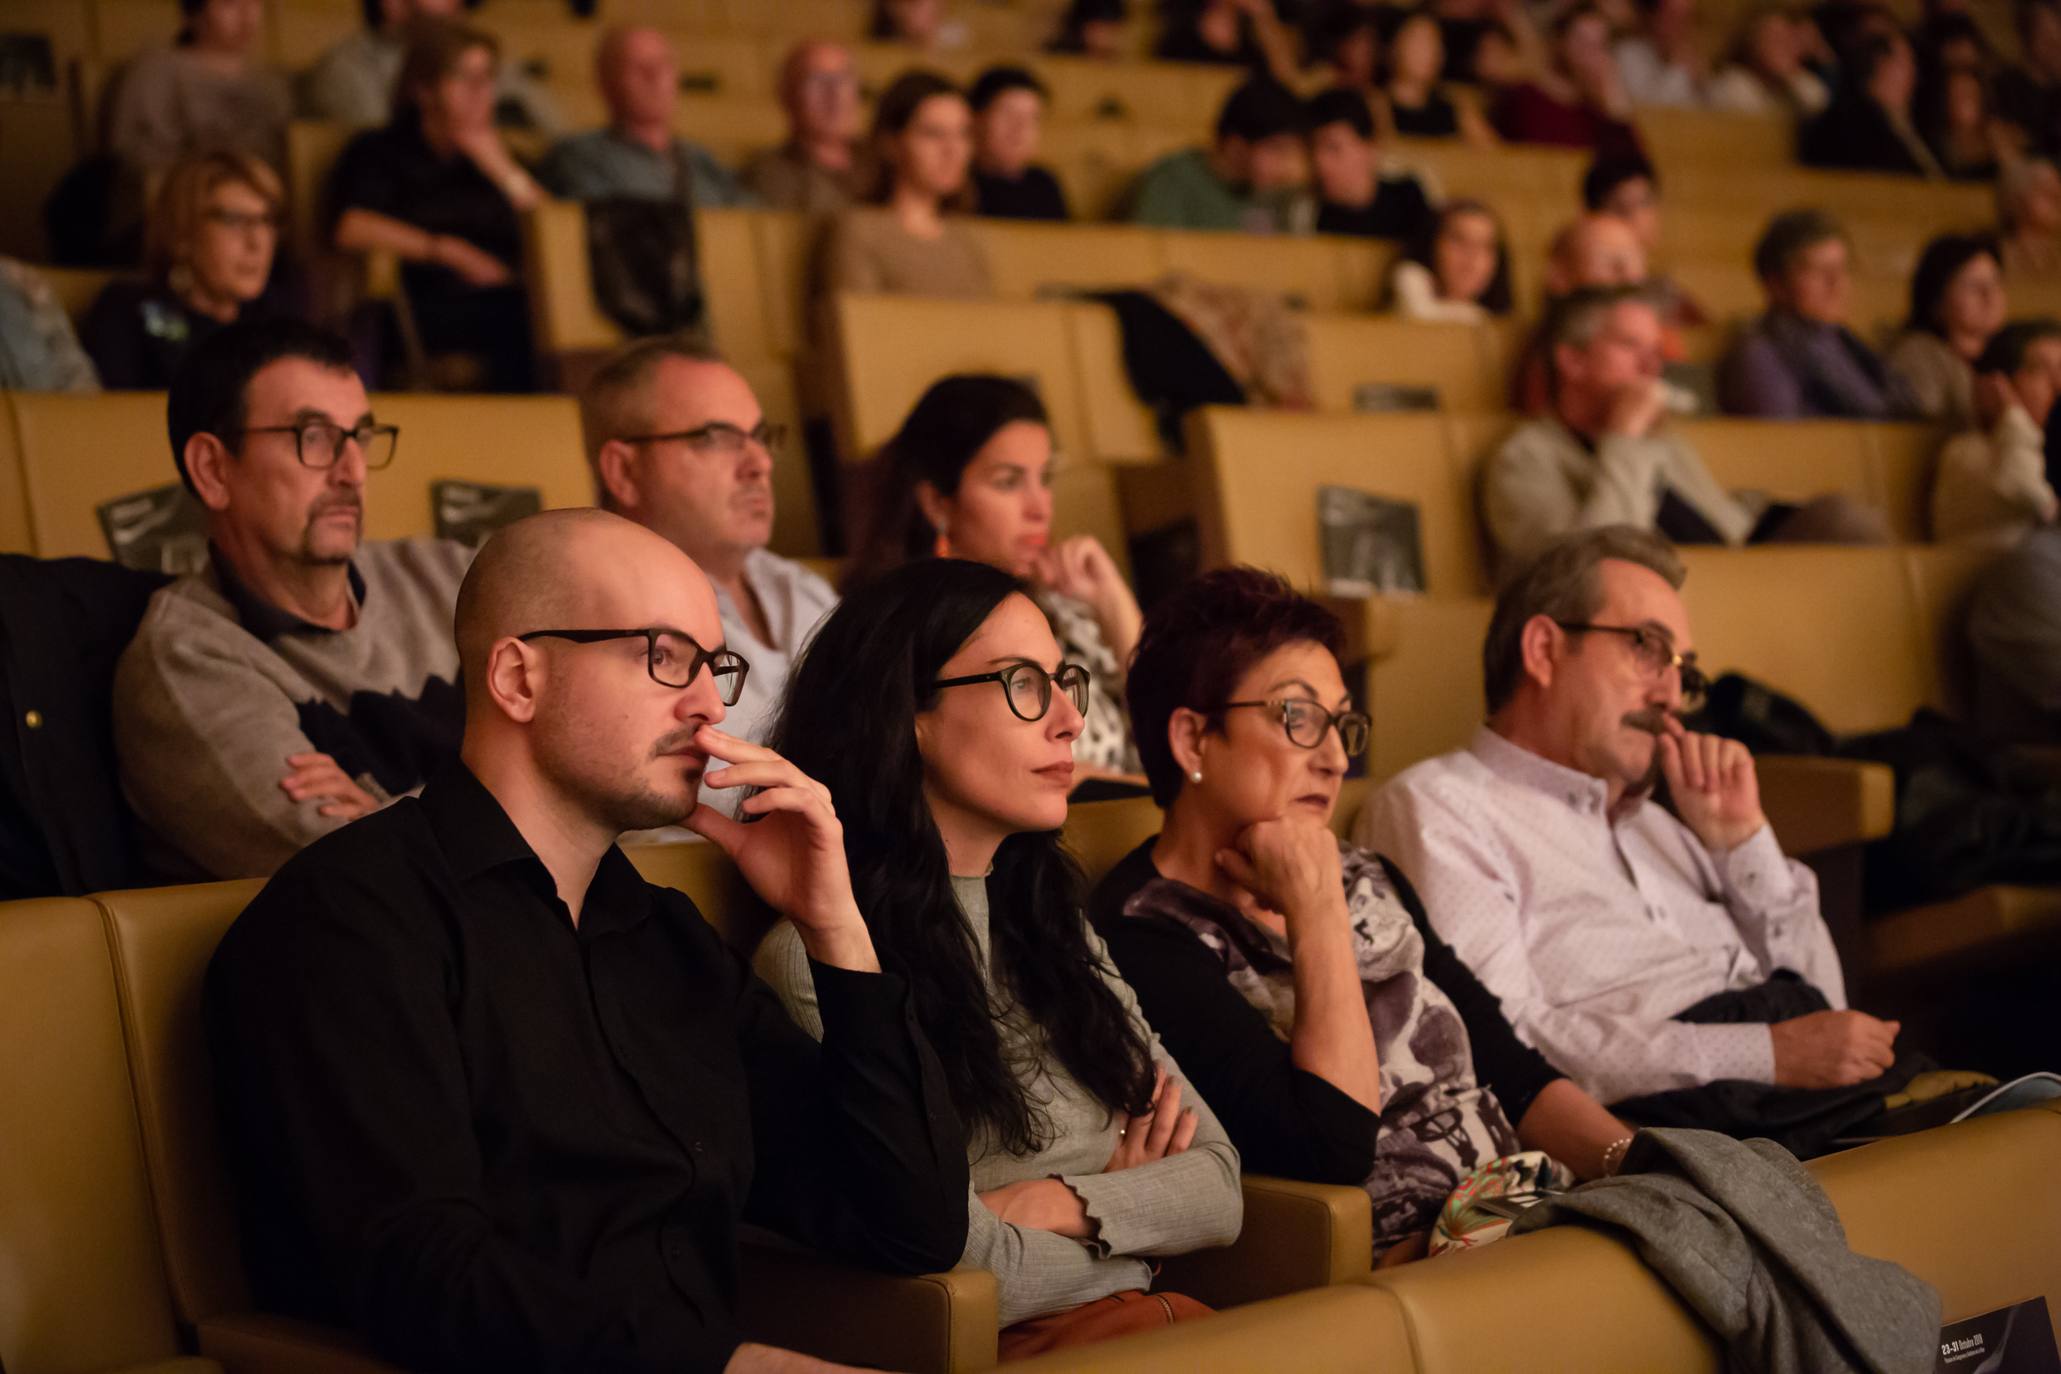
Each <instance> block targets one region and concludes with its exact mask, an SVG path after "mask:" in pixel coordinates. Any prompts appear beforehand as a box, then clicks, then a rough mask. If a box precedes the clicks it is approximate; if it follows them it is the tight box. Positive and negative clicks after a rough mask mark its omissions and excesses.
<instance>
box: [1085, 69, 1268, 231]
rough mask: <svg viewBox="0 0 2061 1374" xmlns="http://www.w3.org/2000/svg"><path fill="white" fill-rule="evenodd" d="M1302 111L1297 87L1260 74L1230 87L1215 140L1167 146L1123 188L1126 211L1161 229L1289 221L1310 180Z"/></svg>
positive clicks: (1249, 227) (1263, 226)
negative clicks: (1171, 149) (1181, 148)
mask: <svg viewBox="0 0 2061 1374" xmlns="http://www.w3.org/2000/svg"><path fill="white" fill-rule="evenodd" d="M1304 119H1305V112H1304V110H1303V104H1302V101H1301V100H1299V99H1297V98H1296V95H1295V92H1293V91H1291V90H1289V89H1288V88H1287V87H1286V86H1283V85H1282V84H1281V83H1279V82H1278V81H1274V80H1272V79H1271V78H1268V77H1259V78H1256V79H1254V80H1252V81H1248V82H1246V83H1245V84H1244V85H1242V86H1240V87H1239V88H1238V89H1237V90H1235V91H1232V92H1231V94H1230V96H1229V97H1228V98H1227V99H1226V100H1225V101H1224V108H1223V110H1222V111H1221V112H1220V113H1219V114H1218V115H1217V128H1216V144H1215V146H1214V147H1210V148H1189V149H1187V150H1185V151H1183V152H1178V153H1168V154H1167V155H1166V156H1165V157H1163V158H1161V159H1159V161H1157V162H1155V163H1153V164H1152V165H1151V166H1150V167H1147V168H1146V169H1145V171H1144V173H1143V174H1142V175H1140V176H1139V178H1138V180H1137V182H1136V183H1135V184H1133V185H1132V187H1131V188H1130V191H1129V192H1128V193H1127V195H1126V204H1127V213H1126V215H1125V218H1128V219H1130V220H1132V221H1133V222H1135V223H1138V224H1150V225H1153V226H1155V227H1157V228H1161V229H1233V230H1236V229H1242V230H1244V231H1246V232H1248V233H1259V234H1268V233H1277V232H1279V231H1280V230H1282V229H1284V228H1286V227H1287V226H1288V222H1289V218H1290V216H1291V214H1292V213H1293V208H1294V203H1295V199H1296V195H1297V193H1298V192H1299V191H1300V190H1301V189H1302V186H1303V184H1304V182H1305V181H1306V180H1307V179H1308V174H1309V164H1308V160H1307V157H1306V156H1305V153H1304V149H1303V129H1304Z"/></svg>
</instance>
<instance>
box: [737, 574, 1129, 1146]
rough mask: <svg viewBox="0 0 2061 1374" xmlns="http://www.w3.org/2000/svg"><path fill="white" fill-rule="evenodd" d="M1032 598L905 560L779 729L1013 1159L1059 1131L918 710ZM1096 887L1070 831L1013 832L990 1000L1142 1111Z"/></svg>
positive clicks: (970, 1100)
mask: <svg viewBox="0 0 2061 1374" xmlns="http://www.w3.org/2000/svg"><path fill="white" fill-rule="evenodd" d="M1023 592H1024V587H1023V584H1022V583H1020V582H1018V581H1017V580H1016V579H1015V578H1013V577H1011V576H1009V574H1007V573H1005V572H1000V571H998V570H997V569H994V568H991V567H989V566H988V565H987V564H985V563H972V562H967V561H966V560H963V559H956V558H943V559H936V560H932V561H928V562H925V563H922V564H920V565H911V566H907V567H903V568H900V569H897V570H895V571H894V572H891V573H889V574H887V575H886V576H885V577H882V578H880V579H879V580H877V581H875V582H873V583H870V584H868V585H867V586H865V587H862V588H860V589H859V590H857V591H855V592H853V593H852V594H851V595H849V596H847V597H846V598H845V599H844V601H843V602H842V603H840V604H839V606H838V607H837V609H836V610H835V611H833V612H832V613H831V614H830V617H829V618H828V619H827V620H825V621H824V622H823V624H822V626H821V627H820V628H819V629H817V631H816V634H815V637H814V639H813V640H812V641H811V642H810V644H809V647H808V649H807V650H806V651H804V653H803V654H802V657H801V661H800V662H799V663H798V664H797V665H796V667H795V669H794V671H793V674H792V675H791V676H790V677H789V679H788V683H787V694H786V698H785V700H784V703H783V704H782V707H781V710H780V717H779V720H778V722H777V724H776V725H775V726H774V729H773V735H772V740H771V744H772V747H773V748H774V749H775V750H776V751H777V752H779V753H780V755H781V756H782V757H784V758H786V759H788V760H789V761H790V762H792V763H793V764H794V765H795V766H796V767H798V768H800V769H801V770H802V771H803V772H804V773H806V774H808V775H809V776H810V777H812V778H814V779H816V780H817V781H818V782H820V783H822V784H823V785H824V786H825V787H828V788H829V789H830V795H831V799H832V801H833V802H834V803H835V804H836V807H837V816H838V820H839V821H840V822H841V823H842V824H843V826H844V843H845V854H846V857H847V858H848V860H849V862H850V864H851V875H852V890H853V892H854V893H855V894H856V895H857V897H858V901H859V910H860V911H862V912H864V913H865V916H866V925H867V928H868V929H869V930H870V931H871V932H872V934H873V944H874V948H875V949H876V950H877V951H878V952H879V955H880V963H881V967H882V968H884V969H887V970H889V971H890V972H893V973H896V974H898V975H900V976H901V977H902V978H904V979H906V980H907V981H908V984H909V987H910V991H911V996H912V1000H913V1004H914V1007H915V1011H916V1019H917V1022H918V1023H919V1024H920V1025H921V1026H922V1027H923V1032H924V1034H925V1035H926V1036H928V1037H929V1039H930V1043H931V1045H932V1046H933V1047H934V1048H935V1049H936V1051H937V1054H938V1058H939V1060H940V1061H941V1062H942V1064H943V1066H944V1071H945V1082H946V1085H947V1087H948V1089H949V1090H950V1092H951V1094H952V1101H953V1104H954V1105H955V1106H956V1107H957V1108H958V1110H959V1114H960V1116H961V1118H962V1119H963V1120H965V1121H966V1122H967V1123H968V1125H969V1126H975V1127H978V1128H985V1129H986V1131H987V1132H988V1134H989V1136H990V1137H991V1138H992V1140H993V1141H994V1142H995V1143H996V1144H997V1145H998V1146H999V1147H1000V1148H1001V1149H1002V1150H1003V1151H1005V1152H1006V1153H1009V1154H1012V1155H1026V1154H1035V1153H1037V1152H1038V1151H1039V1150H1041V1149H1043V1148H1045V1147H1046V1146H1047V1145H1049V1144H1051V1143H1052V1125H1051V1122H1050V1120H1049V1118H1047V1117H1046V1115H1045V1114H1044V1112H1043V1111H1042V1110H1040V1109H1039V1108H1038V1107H1037V1106H1036V1104H1034V1103H1033V1102H1031V1101H1030V1099H1029V1098H1028V1097H1027V1096H1026V1095H1025V1092H1024V1087H1023V1084H1022V1083H1021V1082H1019V1081H1018V1079H1017V1077H1016V1074H1015V1073H1014V1071H1013V1070H1012V1068H1011V1066H1010V1063H1009V1062H1008V1060H1007V1059H1005V1057H1004V1055H1003V1051H1002V1038H1001V1034H1000V1031H999V1029H998V1028H997V1024H996V1021H995V1017H994V1014H993V1012H992V1011H991V1010H990V1003H989V994H988V980H987V978H986V977H984V976H983V975H982V971H981V969H980V965H979V961H978V956H977V953H976V946H975V944H974V940H973V931H972V928H971V927H970V926H969V925H968V924H967V921H966V917H965V916H964V915H963V914H962V913H961V912H960V910H959V904H958V902H957V900H956V899H955V898H954V897H953V895H952V873H951V868H950V866H949V864H948V862H947V858H946V854H945V842H944V839H943V837H942V836H941V835H940V834H939V833H938V828H937V823H936V821H935V820H933V819H932V817H931V813H930V807H929V804H928V802H927V801H926V800H925V797H924V792H923V758H922V755H921V754H919V753H918V752H917V748H916V716H917V714H918V713H919V712H920V711H923V710H927V709H929V707H930V706H931V705H932V704H933V703H934V701H935V699H936V695H937V694H936V692H935V690H934V689H933V688H932V687H931V683H932V682H933V681H935V680H936V678H937V675H938V671H939V670H940V669H941V668H942V667H943V666H944V665H945V662H946V661H947V660H948V659H950V658H951V656H952V655H953V654H955V653H957V652H958V650H959V647H960V646H961V645H962V644H964V643H965V642H966V641H967V640H968V639H969V638H971V637H972V636H973V634H974V632H975V631H976V630H978V629H979V628H980V626H981V624H982V623H983V622H984V621H986V619H987V618H988V616H989V615H990V614H992V613H993V611H994V610H995V608H996V607H997V606H999V605H1001V604H1002V603H1003V602H1004V601H1006V600H1007V599H1008V598H1009V597H1011V596H1014V595H1018V594H1022V593H1023ZM997 706H998V708H999V706H1000V702H999V700H998V701H997ZM1084 890H1085V882H1084V880H1083V878H1082V875H1081V871H1080V868H1079V867H1078V866H1077V865H1076V864H1075V863H1074V861H1073V859H1072V857H1071V856H1070V855H1069V854H1068V853H1067V852H1066V849H1065V847H1064V846H1063V845H1062V844H1061V843H1060V838H1059V832H1058V831H1056V830H1048V831H1040V832H1026V833H1022V834H1017V835H1012V836H1010V837H1009V838H1008V839H1006V840H1004V841H1003V842H1002V847H1001V848H1000V849H999V850H997V851H996V853H995V860H994V869H993V871H992V873H991V874H990V875H989V878H988V904H989V927H990V940H991V946H992V951H993V969H994V975H993V976H994V982H995V992H996V999H995V1001H996V1004H997V1005H1011V1004H1013V1005H1014V1006H1016V1007H1018V1008H1021V1010H1022V1011H1023V1012H1024V1013H1025V1014H1026V1015H1027V1016H1028V1018H1029V1020H1030V1021H1031V1022H1032V1023H1033V1024H1035V1026H1036V1027H1037V1029H1038V1031H1039V1033H1040V1034H1041V1035H1042V1036H1043V1039H1044V1043H1045V1045H1046V1046H1047V1047H1048V1050H1049V1052H1050V1053H1051V1054H1052V1055H1054V1056H1055V1057H1056V1058H1057V1059H1058V1061H1059V1062H1060V1063H1061V1064H1063V1065H1064V1066H1065V1067H1066V1069H1067V1071H1068V1072H1069V1073H1071V1074H1072V1075H1073V1077H1074V1079H1075V1080H1076V1081H1077V1082H1079V1083H1080V1084H1081V1086H1082V1087H1084V1088H1086V1089H1087V1090H1088V1091H1089V1092H1090V1093H1092V1094H1093V1095H1094V1096H1095V1098H1096V1099H1097V1100H1098V1101H1100V1102H1101V1103H1102V1105H1103V1106H1104V1107H1106V1108H1108V1109H1109V1111H1110V1112H1111V1113H1116V1112H1136V1111H1141V1110H1143V1109H1144V1108H1145V1106H1146V1104H1147V1102H1148V1101H1149V1099H1150V1097H1151V1095H1152V1059H1151V1054H1150V1051H1149V1049H1148V1047H1147V1045H1146V1043H1145V1040H1144V1038H1143V1036H1142V1035H1141V1034H1140V1031H1139V1029H1138V1027H1137V1025H1136V1024H1135V1023H1134V1022H1133V1021H1132V1020H1131V1018H1130V1017H1129V1015H1127V1014H1126V1012H1125V1010H1124V1007H1123V1004H1122V1003H1121V1002H1119V1001H1118V1000H1117V997H1116V994H1115V993H1114V992H1113V991H1111V989H1110V987H1109V985H1108V984H1107V983H1106V982H1104V981H1103V977H1102V968H1103V965H1102V964H1101V963H1100V962H1099V961H1098V959H1097V956H1096V954H1095V952H1094V949H1093V947H1092V946H1091V945H1090V944H1089V941H1088V936H1087V929H1086V926H1085V925H1084V924H1083V921H1082V918H1081V899H1082V894H1083V891H1084Z"/></svg>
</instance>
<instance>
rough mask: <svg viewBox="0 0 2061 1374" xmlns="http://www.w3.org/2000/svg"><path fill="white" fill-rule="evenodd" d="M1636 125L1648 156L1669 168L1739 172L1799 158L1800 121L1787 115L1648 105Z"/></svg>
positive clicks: (1779, 164) (1655, 162) (1773, 165)
mask: <svg viewBox="0 0 2061 1374" xmlns="http://www.w3.org/2000/svg"><path fill="white" fill-rule="evenodd" d="M1638 123H1639V141H1640V142H1642V143H1644V144H1645V145H1646V152H1647V154H1648V155H1649V156H1651V157H1652V159H1653V161H1654V164H1655V165H1656V166H1660V167H1666V168H1668V169H1669V170H1670V171H1672V170H1673V169H1674V168H1676V167H1680V166H1690V165H1693V166H1710V165H1713V164H1715V165H1717V166H1721V167H1726V168H1729V169H1732V170H1735V171H1744V170H1745V169H1746V168H1749V167H1782V166H1786V165H1788V164H1789V162H1790V161H1791V160H1793V159H1794V158H1795V156H1796V121H1795V120H1793V119H1789V118H1786V117H1784V118H1774V117H1771V116H1767V115H1746V114H1720V113H1716V112H1712V111H1705V110H1671V109H1663V108H1660V107H1657V106H1648V107H1646V108H1644V109H1641V110H1640V111H1639V119H1638Z"/></svg>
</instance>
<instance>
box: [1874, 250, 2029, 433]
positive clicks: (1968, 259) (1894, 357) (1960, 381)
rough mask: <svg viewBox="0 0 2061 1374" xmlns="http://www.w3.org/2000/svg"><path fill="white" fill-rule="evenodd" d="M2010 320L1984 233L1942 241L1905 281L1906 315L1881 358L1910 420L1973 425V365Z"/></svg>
mask: <svg viewBox="0 0 2061 1374" xmlns="http://www.w3.org/2000/svg"><path fill="white" fill-rule="evenodd" d="M2009 314H2010V307H2009V302H2008V301H2007V300H2006V298H2005V294H2004V264H2003V257H2002V254H2001V252H2000V250H1999V249H1998V248H1997V241H1996V240H1995V239H1994V238H1991V237H1990V236H1989V235H1987V234H1942V235H1940V236H1939V237H1938V238H1936V239H1934V240H1933V241H1932V242H1930V243H1928V244H1926V245H1925V251H1924V253H1923V254H1922V255H1920V257H1919V258H1918V270H1917V271H1915V272H1913V273H1912V274H1911V313H1910V316H1909V318H1907V319H1906V320H1905V321H1904V332H1903V334H1902V335H1901V336H1900V337H1899V338H1898V339H1897V341H1896V342H1895V343H1894V344H1893V345H1891V346H1890V349H1889V352H1888V353H1886V354H1885V355H1883V359H1882V361H1883V365H1884V366H1886V367H1887V368H1888V369H1889V370H1890V372H1891V373H1892V374H1894V375H1895V376H1897V377H1900V378H1902V379H1903V384H1904V387H1905V389H1906V390H1907V391H1908V393H1909V395H1910V398H1911V404H1912V408H1913V413H1914V416H1915V418H1918V419H1924V420H1937V421H1941V422H1943V423H1945V424H1950V425H1954V426H1956V427H1959V428H1965V427H1967V426H1968V425H1971V424H1974V423H1975V421H1976V418H1977V417H1976V414H1975V409H1976V407H1975V360H1976V359H1977V358H1980V357H1981V356H1982V350H1983V349H1985V348H1987V347H1988V346H1989V341H1990V339H1991V338H1992V337H1994V336H1995V334H1996V332H1997V331H1998V330H1999V329H2002V328H2003V327H2004V320H2005V318H2006V317H2007V316H2008V315H2009Z"/></svg>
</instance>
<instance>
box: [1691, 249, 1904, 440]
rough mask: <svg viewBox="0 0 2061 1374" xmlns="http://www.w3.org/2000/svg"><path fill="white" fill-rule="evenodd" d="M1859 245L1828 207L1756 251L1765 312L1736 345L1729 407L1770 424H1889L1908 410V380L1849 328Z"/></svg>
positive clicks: (1728, 371)
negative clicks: (1829, 420)
mask: <svg viewBox="0 0 2061 1374" xmlns="http://www.w3.org/2000/svg"><path fill="white" fill-rule="evenodd" d="M1852 257H1853V248H1852V245H1851V244H1850V243H1849V242H1848V241H1847V237H1846V230H1845V228H1844V227H1842V226H1841V225H1840V223H1839V221H1838V220H1836V219H1834V218H1832V216H1830V215H1828V214H1826V213H1825V212H1824V211H1822V210H1788V211H1784V212H1783V213H1782V214H1779V215H1777V216H1775V217H1774V218H1773V219H1772V220H1770V221H1769V222H1768V227H1767V229H1766V230H1765V231H1764V232H1763V233H1762V234H1761V236H1760V241H1759V242H1758V243H1756V244H1755V245H1754V246H1753V272H1754V275H1755V276H1757V277H1759V278H1760V285H1761V291H1762V292H1763V294H1765V295H1766V297H1767V301H1768V308H1767V312H1766V313H1765V314H1763V315H1762V316H1761V317H1760V318H1759V319H1758V320H1756V321H1754V322H1753V324H1752V325H1750V326H1749V327H1748V328H1747V329H1746V330H1745V331H1744V332H1743V333H1742V334H1741V336H1740V337H1739V339H1738V340H1737V341H1736V342H1735V343H1734V344H1733V345H1732V349H1731V352H1730V353H1729V354H1727V355H1726V357H1725V362H1724V366H1723V368H1722V369H1721V371H1720V375H1719V384H1718V385H1719V395H1720V398H1721V399H1722V401H1723V404H1724V407H1725V409H1726V410H1729V411H1731V412H1733V413H1734V414H1737V415H1758V416H1761V417H1763V418H1766V419H1789V420H1793V419H1800V418H1804V417H1808V416H1829V417H1833V418H1836V419H1848V420H1890V419H1895V418H1897V417H1899V416H1901V415H1904V414H1906V413H1907V412H1908V411H1909V410H1910V398H1909V397H1907V396H1905V395H1904V393H1903V386H1902V383H1901V382H1900V381H1899V380H1898V379H1897V378H1896V376H1895V375H1894V374H1892V373H1891V372H1890V371H1889V369H1888V368H1887V367H1885V366H1884V365H1883V362H1882V359H1880V358H1879V357H1877V356H1876V355H1875V351H1874V350H1873V349H1871V348H1869V347H1868V346H1867V345H1866V344H1864V343H1862V342H1861V340H1860V337H1859V336H1858V335H1856V334H1855V333H1854V332H1853V331H1852V330H1851V329H1849V328H1847V323H1846V320H1847V310H1848V307H1849V305H1850V304H1851V297H1852V294H1853V277H1852V273H1851V269H1850V263H1851V260H1852Z"/></svg>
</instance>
